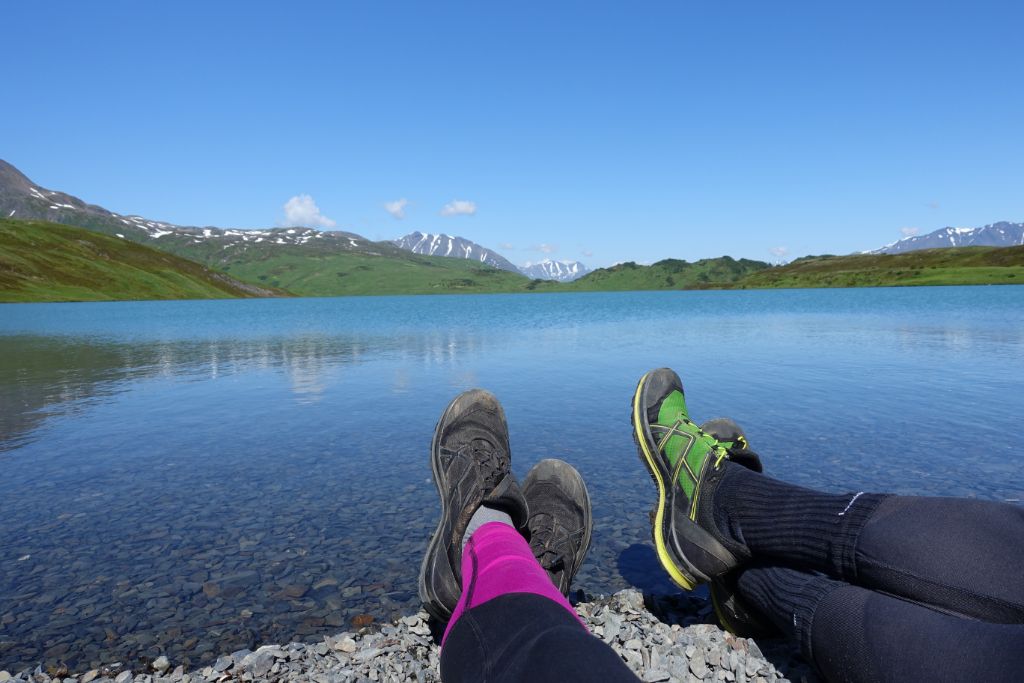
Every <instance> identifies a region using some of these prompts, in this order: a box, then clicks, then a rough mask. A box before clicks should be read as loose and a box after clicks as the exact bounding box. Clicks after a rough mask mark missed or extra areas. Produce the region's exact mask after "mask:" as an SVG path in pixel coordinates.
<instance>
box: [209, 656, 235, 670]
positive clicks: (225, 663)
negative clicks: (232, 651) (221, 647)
mask: <svg viewBox="0 0 1024 683" xmlns="http://www.w3.org/2000/svg"><path fill="white" fill-rule="evenodd" d="M234 663H235V660H233V659H231V657H227V656H225V657H218V658H217V662H216V663H215V664H214V665H213V670H214V671H216V672H217V673H223V672H225V671H227V670H228V669H230V668H231V667H232V666H234Z"/></svg>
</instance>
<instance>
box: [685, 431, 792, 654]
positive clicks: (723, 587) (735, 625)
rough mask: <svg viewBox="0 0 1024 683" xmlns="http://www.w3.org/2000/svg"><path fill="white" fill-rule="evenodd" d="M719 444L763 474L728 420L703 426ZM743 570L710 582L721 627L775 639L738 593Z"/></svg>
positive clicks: (731, 456)
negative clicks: (738, 582) (738, 581)
mask: <svg viewBox="0 0 1024 683" xmlns="http://www.w3.org/2000/svg"><path fill="white" fill-rule="evenodd" d="M700 428H701V429H702V430H704V431H705V432H706V433H708V434H710V435H711V436H713V437H714V438H715V439H717V440H718V443H720V444H721V445H722V446H724V447H725V449H726V450H727V451H728V452H729V460H731V461H732V462H735V463H736V464H738V465H742V466H743V467H746V468H748V469H751V470H754V471H755V472H762V471H763V470H764V468H763V467H762V466H761V459H760V458H759V457H758V456H757V453H754V452H753V451H752V450H750V444H749V443H748V442H747V435H746V434H744V433H743V429H742V428H741V427H740V426H739V425H738V424H736V423H735V422H733V421H732V420H730V419H729V418H724V417H723V418H717V419H714V420H708V421H707V422H705V423H704V424H702V425H701V426H700ZM741 571H742V568H739V569H734V570H732V571H730V572H728V573H726V574H723V575H721V576H719V577H717V578H714V579H712V580H711V585H710V593H711V606H712V607H714V609H715V615H716V616H717V617H718V623H719V624H721V626H722V628H724V629H725V630H727V631H729V632H730V633H732V634H733V635H734V636H740V637H743V638H760V637H767V636H772V635H776V634H777V632H778V629H776V628H775V626H774V625H773V624H772V623H771V622H770V621H768V620H767V619H765V618H764V617H762V616H761V615H760V614H759V613H758V612H757V610H755V609H754V608H753V607H751V606H750V605H748V604H747V603H746V602H745V601H744V600H743V598H742V597H740V594H739V591H737V589H736V580H737V578H738V577H739V573H740V572H741Z"/></svg>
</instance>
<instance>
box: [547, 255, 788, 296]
mask: <svg viewBox="0 0 1024 683" xmlns="http://www.w3.org/2000/svg"><path fill="white" fill-rule="evenodd" d="M765 268H768V264H767V263H762V262H761V261H751V260H748V259H739V260H736V259H733V258H731V257H729V256H723V257H721V258H715V259H702V260H700V261H695V262H694V263H688V262H686V261H681V260H679V259H665V260H664V261H658V262H657V263H654V264H652V265H649V266H641V265H637V264H635V263H633V262H628V263H620V264H618V265H615V266H612V267H610V268H600V269H598V270H595V271H594V272H592V273H589V274H587V275H585V276H583V277H581V278H580V279H579V280H575V281H573V282H567V283H565V284H561V285H558V284H554V285H553V284H551V283H537V284H536V285H535V288H536V289H537V290H538V291H565V292H601V291H604V292H608V291H614V292H621V291H635V290H649V289H700V288H705V287H714V286H721V285H724V284H729V283H732V282H736V281H738V280H740V279H741V278H743V277H744V276H745V275H747V274H749V273H755V272H758V271H760V270H763V269H765Z"/></svg>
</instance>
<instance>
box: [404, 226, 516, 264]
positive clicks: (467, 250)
mask: <svg viewBox="0 0 1024 683" xmlns="http://www.w3.org/2000/svg"><path fill="white" fill-rule="evenodd" d="M394 244H395V245H396V246H397V247H399V248H401V249H405V250H406V251H411V252H412V253H414V254H425V255H427V256H446V257H448V258H464V259H470V260H473V261H479V262H480V263H486V264H487V265H489V266H492V267H494V268H498V269H500V270H507V271H509V272H511V273H518V272H519V269H518V268H516V267H515V265H513V264H512V262H511V261H509V260H508V259H506V258H505V257H504V256H501V255H500V254H496V253H494V252H493V251H491V250H490V249H487V248H486V247H482V246H480V245H479V244H477V243H476V242H470V241H469V240H467V239H466V238H464V237H452V236H451V235H443V234H437V235H433V234H429V233H422V232H410V233H409V234H408V235H406V236H405V237H402V238H400V239H397V240H395V241H394Z"/></svg>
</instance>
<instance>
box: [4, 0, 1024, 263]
mask: <svg viewBox="0 0 1024 683" xmlns="http://www.w3.org/2000/svg"><path fill="white" fill-rule="evenodd" d="M0 17H2V19H3V23H4V25H5V26H6V28H7V30H5V32H4V33H5V38H4V48H5V49H4V52H5V57H4V60H3V66H2V67H0V68H2V69H3V78H2V79H0V84H2V87H3V90H4V99H5V103H4V104H3V106H2V107H0V130H3V136H2V137H0V158H3V159H6V160H7V161H9V162H11V163H13V164H14V165H15V166H17V167H19V168H20V169H21V170H22V171H24V172H25V173H26V174H27V175H28V176H29V177H30V178H32V179H33V180H35V181H36V182H38V183H40V184H41V185H43V186H46V187H49V188H54V189H61V190H64V191H67V192H70V193H72V194H75V195H78V196H80V197H82V198H84V199H86V200H88V201H92V202H95V203H98V204H101V205H103V206H105V207H107V208H109V209H111V210H113V211H117V212H121V213H137V214H141V215H144V216H147V217H151V218H154V219H159V220H165V221H171V222H174V223H179V224H185V225H217V226H221V227H266V226H269V225H274V224H278V223H280V222H282V221H285V208H284V207H285V205H286V203H287V202H289V200H292V199H293V198H296V197H298V199H296V200H295V201H293V202H292V204H291V209H292V211H293V213H292V215H293V216H302V215H305V216H311V215H312V216H315V215H316V214H315V213H311V209H312V205H314V204H315V207H316V210H318V211H319V212H320V215H321V216H323V217H325V218H324V220H325V222H324V223H323V224H324V225H328V224H329V223H327V222H326V221H327V220H330V221H333V223H334V224H335V225H336V227H337V228H341V229H346V230H351V231H354V232H358V233H360V234H363V235H365V236H367V237H370V238H373V239H384V238H394V237H398V236H400V235H402V234H405V233H407V232H410V231H412V230H422V231H443V232H447V233H449V234H457V235H463V236H466V237H468V238H470V239H473V240H475V241H477V242H480V243H481V244H484V245H486V246H490V247H492V248H496V249H499V251H501V252H502V253H504V254H505V256H507V257H508V258H510V259H511V260H512V261H514V262H516V263H523V262H525V261H529V260H533V261H536V260H539V259H540V258H543V257H545V256H549V257H554V258H562V259H576V258H578V259H580V260H582V261H584V262H585V263H587V264H589V265H608V264H611V263H614V262H617V261H622V260H636V261H640V262H650V261H655V260H658V259H660V258H664V257H668V256H672V257H676V258H686V259H690V260H692V259H696V258H702V257H710V256H718V255H721V254H730V255H733V256H745V257H750V258H757V259H763V260H773V259H775V258H777V255H779V254H785V257H786V258H793V257H795V256H800V255H804V254H809V253H848V252H852V251H858V250H862V249H868V248H873V247H877V246H880V245H882V244H884V243H887V242H890V241H893V240H895V239H897V238H899V237H900V236H901V234H902V233H901V231H903V230H906V231H908V232H909V231H913V230H920V231H921V232H928V231H931V230H934V229H937V228H940V227H945V226H947V225H953V226H978V225H984V224H986V223H990V222H993V221H997V220H1012V221H1024V106H1022V105H1024V48H1022V47H1021V41H1020V27H1021V26H1024V10H1022V9H1021V3H1017V2H1003V3H988V2H971V3H956V4H947V3H942V2H929V3H915V2H900V3H891V2H886V3H871V2H858V3H820V2H814V3H812V2H806V3H805V2H789V3H764V2H757V3H755V2H750V3H735V2H734V3H728V2H726V3H722V2H718V3H712V2H681V1H680V2H665V3H659V2H631V3H626V2H618V3H602V2H593V1H590V2H544V3H539V2H538V3H531V2H517V3H481V2H473V3H469V2H467V3H445V2H437V3H413V2H408V3H404V2H403V3H399V2H387V1H379V2H377V1H375V2H368V1H363V2H330V3H328V2H324V3H313V2H288V3H272V4H271V3H259V2H245V3H228V2H196V3H190V2H181V1H176V2H168V3H136V2H123V3H114V2H98V1H97V2H87V3H86V2H62V3H56V2H47V3H13V2H11V3H4V4H3V7H2V9H0ZM302 195H308V196H309V197H310V198H312V201H311V202H310V201H308V200H306V199H304V198H302ZM401 199H405V200H406V203H405V205H404V207H402V208H403V211H402V212H401V213H404V216H405V217H404V218H403V219H397V218H395V217H393V216H392V215H391V214H389V213H388V211H387V210H386V207H385V205H386V204H388V203H389V202H396V201H398V200H401ZM453 202H461V203H460V204H453ZM446 206H449V210H448V211H447V213H448V214H449V215H443V214H444V213H445V211H443V209H444V207H446ZM391 208H392V209H395V208H396V206H395V205H392V206H391ZM471 210H473V211H475V212H474V213H471V214H470V213H469V212H470V211H471ZM312 222H315V221H312Z"/></svg>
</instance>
